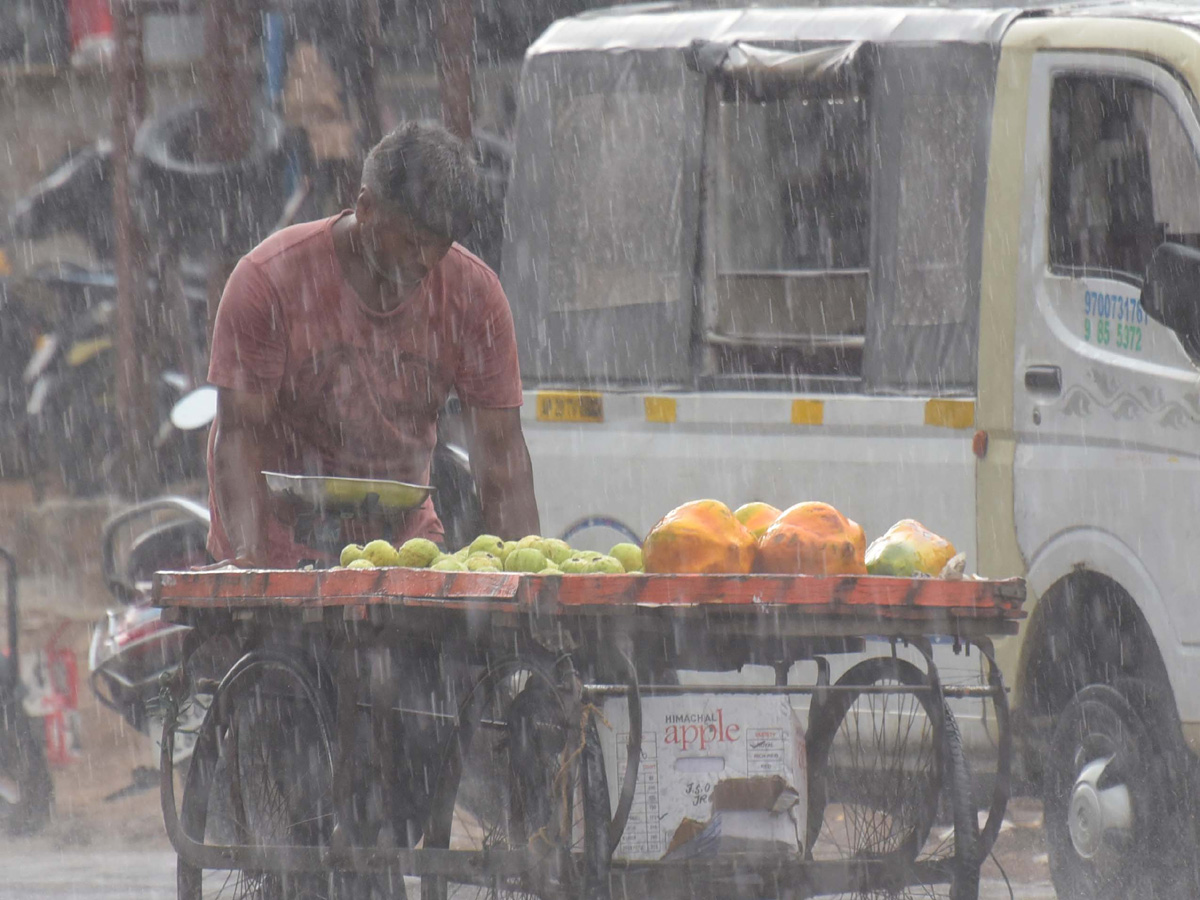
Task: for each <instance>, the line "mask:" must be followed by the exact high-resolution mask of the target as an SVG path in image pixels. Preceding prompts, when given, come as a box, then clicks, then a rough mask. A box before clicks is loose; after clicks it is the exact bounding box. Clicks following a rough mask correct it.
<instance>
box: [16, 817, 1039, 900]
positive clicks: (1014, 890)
mask: <svg viewBox="0 0 1200 900" xmlns="http://www.w3.org/2000/svg"><path fill="white" fill-rule="evenodd" d="M1010 812H1011V814H1010V816H1009V818H1008V820H1007V822H1006V824H1005V828H1004V831H1003V832H1002V833H1001V836H1000V840H999V842H998V843H997V847H996V854H995V857H996V860H998V861H999V864H997V862H996V861H995V860H989V861H988V862H987V863H986V864H985V865H984V868H983V872H982V875H983V879H982V882H981V886H980V900H1007V898H1009V897H1012V898H1017V900H1053V898H1054V896H1055V895H1054V889H1053V887H1052V886H1051V885H1050V879H1049V873H1048V871H1047V868H1046V851H1045V846H1044V843H1043V840H1042V831H1041V809H1040V805H1039V804H1037V803H1035V802H1033V801H1030V800H1023V799H1020V798H1017V799H1015V800H1014V801H1013V803H1012V805H1011V807H1010ZM97 840H99V839H97ZM152 843H153V844H154V846H153V847H149V848H147V849H144V850H137V849H132V848H129V847H120V848H117V847H114V848H111V849H106V848H104V847H101V846H95V845H93V846H88V847H69V846H68V847H64V846H58V845H57V844H58V842H56V841H55V840H54V839H46V838H36V839H24V840H9V841H4V842H0V900H40V898H44V897H45V898H49V897H53V898H62V900H75V898H78V900H117V898H121V900H124V898H131V900H132V898H137V900H173V898H174V897H175V856H174V854H173V853H172V852H171V850H170V849H169V848H168V847H167V846H166V845H165V841H160V840H154V841H153V842H152ZM999 866H1003V867H1004V872H1005V874H1006V875H1007V876H1008V883H1006V882H1005V880H1004V876H1003V875H1002V874H1001V870H1000V867H999ZM1010 885H1011V893H1010ZM408 895H409V897H410V898H414V900H415V898H418V897H419V896H420V891H419V889H418V888H417V886H416V884H412V885H411V888H410V890H409V894H408Z"/></svg>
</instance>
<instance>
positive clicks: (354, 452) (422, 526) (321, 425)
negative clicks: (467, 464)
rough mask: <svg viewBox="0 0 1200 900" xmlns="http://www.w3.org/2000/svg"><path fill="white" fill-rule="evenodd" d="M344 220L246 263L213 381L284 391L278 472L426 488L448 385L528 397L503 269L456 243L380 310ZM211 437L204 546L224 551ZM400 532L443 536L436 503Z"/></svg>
mask: <svg viewBox="0 0 1200 900" xmlns="http://www.w3.org/2000/svg"><path fill="white" fill-rule="evenodd" d="M341 215H345V213H342V214H341ZM339 218H341V216H334V217H333V218H330V219H324V220H321V221H318V222H307V223H305V224H302V225H294V226H292V227H290V228H285V229H283V230H282V231H279V232H276V233H275V234H273V235H271V236H270V237H269V238H267V239H266V240H265V241H263V242H262V243H261V244H259V245H258V246H257V247H255V248H254V249H253V250H251V251H250V253H248V254H247V255H246V256H245V257H243V258H242V260H241V261H240V262H239V263H238V265H237V267H236V268H235V269H234V270H233V274H232V275H230V277H229V281H228V283H227V284H226V285H225V292H224V294H223V295H222V296H221V304H220V306H219V307H218V308H217V318H216V325H215V329H214V332H213V340H212V358H211V360H210V362H209V369H208V380H209V381H210V382H211V383H212V384H214V385H216V386H217V387H224V388H234V389H238V390H242V391H248V392H251V393H259V394H274V395H275V396H276V397H277V398H278V410H279V420H280V424H281V426H282V432H283V436H284V440H283V442H282V443H283V447H284V449H283V452H282V458H281V459H279V460H276V461H273V462H271V463H270V466H269V468H274V469H275V470H276V471H280V472H287V473H290V474H295V475H341V476H350V477H355V478H390V479H394V480H396V481H407V482H411V483H415V484H428V483H429V462H430V457H431V454H432V451H433V447H434V443H435V442H436V439H437V416H438V411H439V410H440V409H441V407H442V405H443V404H444V403H445V401H446V397H447V395H448V394H449V392H450V391H451V389H453V390H454V391H455V392H456V393H457V394H458V396H459V398H460V399H461V400H462V402H463V403H464V404H466V405H468V406H474V407H478V408H488V409H500V408H511V407H517V406H520V405H521V375H520V370H519V368H518V364H517V344H516V335H515V333H514V331H513V320H512V312H511V310H510V309H509V306H508V299H507V298H506V297H505V296H504V291H503V289H502V288H501V287H500V281H499V279H498V278H497V277H496V274H495V273H494V272H493V271H492V270H491V269H489V268H488V267H487V265H485V264H484V263H483V262H482V261H481V260H480V259H478V258H477V257H476V256H474V255H472V254H471V253H469V252H468V251H467V250H465V249H463V248H462V247H460V246H459V245H458V244H455V245H454V246H453V247H451V249H450V252H449V253H447V254H446V256H445V257H444V258H443V259H442V261H441V262H440V263H438V265H437V266H435V267H434V268H433V269H432V270H431V271H430V272H429V274H428V275H427V276H426V277H425V279H424V280H423V281H422V282H421V284H420V286H419V287H418V288H417V289H416V290H415V291H414V292H413V295H412V297H410V298H409V299H408V300H406V301H405V302H404V303H403V304H401V306H400V307H399V308H398V309H395V310H392V311H391V312H388V313H383V314H380V313H376V312H373V311H371V310H370V309H368V308H367V307H366V306H365V305H364V304H363V302H362V300H360V299H359V297H358V294H357V293H356V292H355V290H354V288H353V287H351V286H350V284H349V282H347V281H346V279H345V278H344V277H343V275H342V270H341V265H340V264H339V262H338V257H337V253H336V252H335V251H334V246H333V223H334V222H335V221H337V219H339ZM215 431H216V429H213V433H214V434H215ZM212 446H213V441H212V436H210V439H209V447H208V477H209V509H210V510H211V512H212V527H211V529H210V531H209V538H208V548H209V552H210V553H212V554H213V556H214V558H216V559H224V558H227V557H229V556H231V555H232V547H231V546H230V544H229V541H228V538H227V536H226V534H225V530H224V528H223V527H222V524H221V517H220V514H219V512H218V510H217V505H216V501H215V498H214V494H213V482H212V479H213V457H212ZM403 529H404V532H405V533H403V534H401V535H398V536H397V537H398V538H399V539H406V538H409V537H429V538H431V539H434V540H438V539H440V538H441V537H442V525H441V522H439V521H438V518H437V514H436V513H435V512H434V510H433V504H432V502H430V501H426V503H425V505H424V506H422V507H421V508H420V509H418V510H415V511H414V512H413V513H412V514H411V515H409V516H408V517H407V518H406V520H405V522H404V524H403ZM268 550H269V553H270V557H271V563H272V565H279V566H293V565H295V564H296V561H297V560H299V559H302V558H305V557H319V556H320V554H318V553H316V552H315V551H313V550H312V549H310V548H306V547H304V546H302V545H298V544H296V543H295V542H294V541H293V539H292V530H291V528H290V527H289V526H285V525H284V524H282V523H280V522H278V521H276V520H274V519H272V520H271V521H270V522H269V523H268Z"/></svg>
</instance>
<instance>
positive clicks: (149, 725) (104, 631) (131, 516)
mask: <svg viewBox="0 0 1200 900" xmlns="http://www.w3.org/2000/svg"><path fill="white" fill-rule="evenodd" d="M208 522H209V514H208V508H207V507H206V506H203V505H201V504H199V503H197V502H195V501H194V500H190V499H188V498H186V497H159V498H157V499H154V500H150V501H148V502H146V503H139V504H137V505H135V506H132V507H130V508H129V509H127V510H125V511H124V512H122V513H119V514H118V515H116V516H114V517H113V518H111V519H109V520H108V522H106V523H105V525H104V530H103V533H102V546H101V564H102V571H103V573H104V581H105V584H106V585H107V587H108V590H109V592H110V593H111V594H112V596H113V598H114V599H115V600H116V601H117V605H116V606H115V607H113V608H112V609H110V610H108V612H107V613H106V614H105V617H104V619H102V620H101V621H100V622H98V623H97V624H96V625H95V626H94V627H93V629H92V639H91V645H90V647H89V649H88V670H89V672H90V676H89V683H90V685H91V688H92V692H93V693H94V694H95V695H96V697H97V699H98V700H99V701H100V702H101V703H102V704H103V705H104V706H107V707H108V708H109V709H111V710H113V711H114V712H116V713H117V714H118V715H120V716H121V718H123V719H124V720H125V721H126V722H128V723H129V724H130V725H132V726H133V727H134V728H135V729H136V730H138V731H140V732H141V733H143V734H145V735H147V736H148V737H149V738H150V739H151V741H152V742H153V745H154V746H153V751H152V753H151V755H150V758H149V759H148V760H147V763H148V765H149V766H150V767H154V768H156V767H157V766H158V760H159V757H158V747H159V742H160V740H161V735H162V719H161V717H160V716H159V715H158V714H157V707H158V696H159V689H160V681H161V678H162V677H163V675H165V674H170V673H173V672H174V671H175V670H176V669H177V668H178V667H179V663H180V660H181V659H182V656H183V642H184V637H185V635H186V634H187V632H188V630H189V629H187V628H186V627H184V626H182V625H174V624H172V623H170V622H166V621H164V620H163V618H162V610H161V609H159V608H157V607H155V606H153V605H151V604H152V600H151V588H152V586H153V578H154V573H155V572H156V571H160V570H163V569H187V568H190V567H192V566H196V565H203V564H205V563H207V562H209V561H210V560H209V557H208V553H207V551H206V550H205V547H204V544H205V541H206V540H207V537H208ZM209 652H210V653H213V654H219V652H220V651H219V649H218V648H210V650H209ZM216 659H217V656H216V655H214V656H213V660H214V662H213V666H211V667H208V674H209V675H214V674H217V675H219V673H217V672H216V668H217V662H216ZM223 662H224V660H223ZM227 662H229V663H232V660H228V661H227ZM194 668H196V667H194ZM196 671H197V672H201V673H202V674H203V672H204V671H205V670H204V667H199V668H196ZM210 697H211V694H210V693H208V692H207V691H206V690H205V686H204V684H203V683H201V682H198V683H197V687H196V689H195V690H194V691H193V695H192V699H191V702H190V703H188V704H186V707H187V708H186V709H185V710H184V713H183V714H184V722H183V723H182V724H183V727H182V728H181V730H180V733H179V735H178V736H177V737H176V740H175V759H176V761H177V762H182V761H184V760H186V759H188V758H189V757H190V756H191V752H192V745H193V744H194V743H195V730H196V728H198V727H199V725H200V722H201V721H202V720H203V718H204V711H205V710H206V709H207V708H208V704H209V702H210Z"/></svg>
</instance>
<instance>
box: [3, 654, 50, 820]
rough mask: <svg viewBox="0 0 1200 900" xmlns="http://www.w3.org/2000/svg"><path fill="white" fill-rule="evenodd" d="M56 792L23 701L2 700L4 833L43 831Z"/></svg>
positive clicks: (43, 752) (44, 755)
mask: <svg viewBox="0 0 1200 900" xmlns="http://www.w3.org/2000/svg"><path fill="white" fill-rule="evenodd" d="M2 662H3V660H0V663H2ZM2 674H3V673H0V675H2ZM0 683H2V682H0ZM53 795H54V785H53V782H52V781H51V780H50V770H49V769H48V768H46V754H45V751H44V750H43V749H42V745H41V743H40V742H39V741H38V739H37V737H36V736H35V735H34V733H33V728H32V727H31V724H30V721H29V717H28V716H27V715H25V710H24V709H23V708H22V707H21V703H20V701H19V700H12V701H10V702H7V703H0V832H3V833H6V834H10V835H18V834H32V833H34V832H36V831H39V830H41V828H42V826H43V825H45V824H46V820H47V819H49V818H50V803H51V799H52V797H53Z"/></svg>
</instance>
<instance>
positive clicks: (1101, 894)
mask: <svg viewBox="0 0 1200 900" xmlns="http://www.w3.org/2000/svg"><path fill="white" fill-rule="evenodd" d="M1124 687H1125V688H1126V689H1125V690H1116V689H1115V688H1113V687H1109V686H1107V685H1099V684H1093V685H1088V686H1087V687H1085V688H1083V689H1082V690H1081V691H1079V693H1078V694H1076V695H1075V697H1074V699H1072V701H1071V702H1070V703H1069V704H1068V705H1067V707H1066V709H1065V710H1063V712H1062V715H1061V716H1060V717H1059V720H1058V726H1057V728H1056V729H1055V732H1054V737H1053V740H1052V743H1051V749H1050V760H1049V765H1048V767H1047V771H1046V782H1045V803H1046V839H1047V844H1048V845H1049V850H1050V872H1051V875H1052V876H1053V878H1054V887H1055V890H1056V891H1057V893H1058V895H1059V896H1060V897H1062V898H1064V900H1083V898H1087V900H1116V898H1124V897H1145V898H1163V897H1176V896H1195V894H1194V893H1192V890H1194V888H1193V889H1189V887H1190V885H1191V884H1192V882H1191V881H1190V872H1189V862H1190V860H1191V859H1192V857H1193V855H1194V853H1195V846H1194V845H1189V842H1188V840H1187V837H1186V835H1188V833H1189V827H1190V823H1189V822H1188V820H1187V817H1186V816H1183V815H1180V813H1181V807H1182V804H1181V803H1180V798H1179V796H1178V794H1179V793H1180V792H1178V791H1176V789H1175V787H1174V785H1173V784H1172V778H1171V772H1170V759H1169V755H1168V754H1167V753H1166V752H1164V748H1163V747H1161V746H1160V745H1159V744H1157V743H1156V741H1155V736H1154V735H1153V734H1152V733H1151V731H1150V730H1149V729H1148V728H1147V727H1146V724H1145V722H1144V721H1143V719H1142V717H1141V716H1139V715H1138V714H1137V712H1135V711H1134V709H1133V707H1132V705H1131V703H1130V695H1131V694H1135V693H1136V683H1135V684H1134V685H1125V686H1124ZM1162 730H1163V732H1164V733H1163V734H1161V735H1159V738H1160V739H1165V738H1166V734H1165V732H1166V727H1165V726H1164V728H1163V729H1162ZM1185 752H1186V751H1185Z"/></svg>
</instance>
